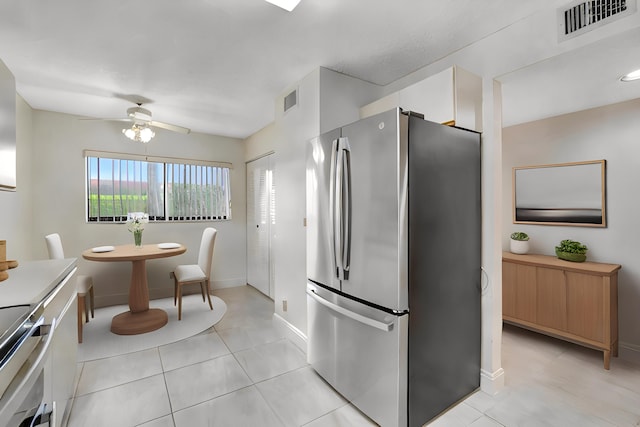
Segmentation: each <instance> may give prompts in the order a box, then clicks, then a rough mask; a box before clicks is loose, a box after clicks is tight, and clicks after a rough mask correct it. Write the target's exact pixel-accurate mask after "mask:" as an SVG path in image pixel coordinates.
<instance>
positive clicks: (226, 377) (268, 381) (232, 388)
mask: <svg viewBox="0 0 640 427" xmlns="http://www.w3.org/2000/svg"><path fill="white" fill-rule="evenodd" d="M215 294H216V295H217V296H219V297H220V298H222V299H223V300H224V301H225V302H226V304H227V313H226V314H225V316H224V318H223V319H222V320H221V321H220V322H219V323H218V324H216V325H215V327H213V328H211V329H209V330H207V331H205V332H203V333H201V334H199V335H196V336H194V337H191V338H189V339H186V340H182V341H179V342H176V343H173V344H169V345H165V346H161V347H156V348H153V349H150V350H145V351H140V352H136V353H130V354H125V355H121V356H115V357H111V358H107V359H101V360H96V361H90V362H86V363H83V364H79V365H78V373H79V382H78V387H77V392H76V397H75V399H74V403H73V407H72V410H71V415H70V419H69V426H70V427H77V426H82V427H85V426H92V427H99V426H110V427H111V426H118V427H126V426H132V427H133V426H145V427H187V426H188V427H199V426H223V427H227V426H267V427H268V426H279V427H281V426H293V427H297V426H307V427H335V426H339V427H350V426H371V425H375V424H374V423H372V422H371V421H370V420H369V419H368V418H366V417H365V416H364V415H362V414H361V413H360V412H359V411H358V410H356V409H355V408H354V407H353V406H351V405H349V404H348V403H347V402H346V401H345V400H344V399H343V398H342V397H341V396H340V395H339V394H337V393H336V392H335V391H333V390H332V389H331V387H329V386H328V385H327V384H326V383H325V382H324V381H323V380H322V379H321V378H320V377H319V376H318V375H316V374H315V372H314V371H313V370H312V369H311V368H310V367H309V366H308V365H307V364H306V361H305V355H304V353H303V352H302V351H301V350H300V349H298V348H297V347H296V346H295V345H293V344H292V343H291V342H290V341H289V340H287V339H286V338H284V337H283V336H282V335H281V334H280V333H278V329H277V328H276V327H275V325H274V323H273V320H272V319H273V301H271V300H270V299H269V298H267V297H265V296H263V295H262V294H261V293H259V292H258V291H256V290H255V289H253V288H251V287H249V286H242V287H239V288H230V289H222V290H219V291H216V292H215ZM503 367H504V369H505V371H506V387H505V389H504V390H503V391H501V392H500V393H499V394H497V395H496V396H489V395H487V394H485V393H482V392H476V393H474V394H473V395H471V396H470V397H469V398H467V399H466V400H465V401H464V402H462V403H460V404H459V405H457V406H455V407H453V408H452V409H450V410H449V411H447V412H446V413H445V414H443V415H442V416H441V417H439V418H438V419H436V420H435V421H434V422H432V423H431V424H430V426H433V427H457V426H461V427H463V426H473V427H484V426H507V427H511V426H558V427H560V426H562V427H569V426H639V425H640V366H638V365H633V364H630V363H626V362H623V361H620V360H619V359H613V360H612V363H611V370H610V371H605V370H604V369H603V368H602V357H601V353H598V352H596V351H593V350H589V349H584V348H582V347H580V346H577V345H574V344H570V343H565V342H563V341H559V340H555V339H551V338H548V337H544V336H541V335H538V334H534V333H531V332H528V331H523V330H520V329H518V328H515V327H509V326H506V327H505V332H504V335H503Z"/></svg>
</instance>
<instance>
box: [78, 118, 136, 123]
mask: <svg viewBox="0 0 640 427" xmlns="http://www.w3.org/2000/svg"><path fill="white" fill-rule="evenodd" d="M80 120H93V121H96V120H99V121H101V122H129V123H132V122H133V119H96V118H90V117H83V118H80Z"/></svg>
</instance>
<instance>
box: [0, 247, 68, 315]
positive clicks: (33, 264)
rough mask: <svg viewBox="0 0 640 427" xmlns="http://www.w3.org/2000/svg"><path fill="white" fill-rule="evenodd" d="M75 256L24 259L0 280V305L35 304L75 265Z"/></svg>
mask: <svg viewBox="0 0 640 427" xmlns="http://www.w3.org/2000/svg"><path fill="white" fill-rule="evenodd" d="M76 264H77V260H76V258H67V259H53V260H42V261H26V262H23V263H20V264H19V265H18V267H16V268H12V269H10V270H7V272H8V273H9V278H8V279H7V280H5V281H3V282H0V307H9V306H13V305H20V304H37V303H39V302H40V301H42V300H43V299H44V298H45V297H46V296H47V295H48V294H49V292H51V291H52V290H53V289H54V288H55V287H56V286H57V285H58V283H60V281H61V280H62V279H63V278H64V277H66V276H67V274H69V273H70V272H72V271H73V270H74V268H75V267H76Z"/></svg>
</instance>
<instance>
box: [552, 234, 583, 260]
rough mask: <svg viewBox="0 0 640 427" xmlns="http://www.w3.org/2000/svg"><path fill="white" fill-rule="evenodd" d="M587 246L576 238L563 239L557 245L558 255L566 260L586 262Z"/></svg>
mask: <svg viewBox="0 0 640 427" xmlns="http://www.w3.org/2000/svg"><path fill="white" fill-rule="evenodd" d="M587 250H589V248H587V246H586V245H583V244H582V243H580V242H576V241H575V240H570V239H566V240H562V241H561V242H560V245H559V246H556V255H557V256H558V258H560V259H563V260H565V261H573V262H584V261H585V260H586V259H587Z"/></svg>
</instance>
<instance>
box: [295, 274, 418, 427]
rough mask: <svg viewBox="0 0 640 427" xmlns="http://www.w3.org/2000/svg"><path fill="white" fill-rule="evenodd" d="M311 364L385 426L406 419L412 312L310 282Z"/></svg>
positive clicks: (403, 423)
mask: <svg viewBox="0 0 640 427" xmlns="http://www.w3.org/2000/svg"><path fill="white" fill-rule="evenodd" d="M307 312H308V319H309V324H308V332H309V334H308V336H309V343H308V350H307V359H308V362H309V364H310V365H311V366H312V367H313V368H314V369H315V370H316V371H317V372H318V373H319V374H320V375H321V376H322V377H323V378H324V379H325V380H326V381H327V382H328V383H329V384H331V385H332V386H333V388H335V389H336V390H337V391H338V392H339V393H340V394H342V396H344V397H345V398H346V399H347V400H349V401H350V402H351V403H353V404H354V405H355V406H356V407H358V408H359V409H360V410H361V411H362V412H364V413H365V414H366V415H367V416H369V417H370V418H371V419H373V420H374V421H375V422H376V423H378V424H380V425H381V426H384V427H386V426H406V425H407V330H408V320H409V319H408V318H409V315H408V314H405V315H402V316H396V315H392V314H389V313H386V312H383V311H380V310H377V309H375V308H372V307H369V306H366V305H364V304H360V303H358V302H356V301H353V300H350V299H348V298H345V297H343V296H340V295H338V294H336V293H334V292H331V291H329V290H327V289H324V288H322V287H320V286H317V285H315V284H313V283H308V284H307Z"/></svg>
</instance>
